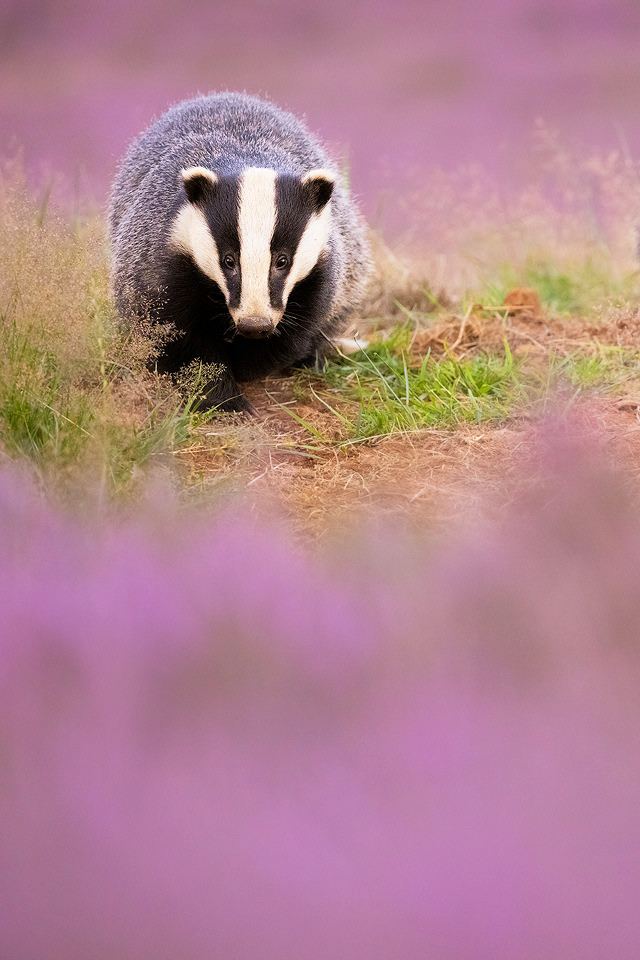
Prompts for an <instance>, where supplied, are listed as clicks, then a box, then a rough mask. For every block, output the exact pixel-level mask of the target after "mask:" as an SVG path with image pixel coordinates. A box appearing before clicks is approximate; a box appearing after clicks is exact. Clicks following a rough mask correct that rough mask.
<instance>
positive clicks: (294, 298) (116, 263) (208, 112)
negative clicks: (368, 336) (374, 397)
mask: <svg viewBox="0 0 640 960" xmlns="http://www.w3.org/2000/svg"><path fill="white" fill-rule="evenodd" d="M108 220H109V233H110V241H111V249H112V287H113V293H114V299H115V304H116V309H117V312H118V314H119V316H120V317H121V318H122V319H123V320H124V321H125V322H127V323H130V324H131V323H133V324H135V323H139V322H140V321H143V320H144V321H148V320H151V321H152V322H154V323H159V324H163V325H165V326H166V328H167V329H171V330H172V331H173V335H172V336H169V337H166V338H165V339H164V343H163V345H162V347H161V354H160V356H158V357H157V358H156V361H155V362H156V364H157V369H158V370H159V371H160V372H165V373H169V374H179V372H180V370H181V369H183V368H185V367H188V366H190V365H192V364H193V363H194V361H196V362H197V364H199V365H200V366H199V369H202V370H207V371H212V373H213V375H212V377H211V378H210V380H209V381H208V382H206V383H205V384H204V385H203V386H202V388H201V398H202V406H204V407H214V406H215V407H216V408H218V409H220V410H225V411H249V412H250V411H251V405H250V404H249V403H248V401H247V400H246V398H245V397H244V396H243V395H242V392H241V390H240V388H239V386H238V381H246V380H253V379H256V378H260V377H264V376H266V375H268V374H270V373H273V372H276V371H279V370H282V369H285V368H288V367H292V366H295V365H304V364H310V363H313V362H314V361H316V360H317V359H318V358H323V357H325V356H326V355H327V353H328V352H329V351H330V349H331V344H332V342H333V341H334V340H335V338H336V337H338V335H339V334H340V333H341V332H343V330H344V327H345V326H346V324H347V318H348V317H349V314H350V313H351V312H352V311H353V310H354V309H355V308H357V306H358V305H359V303H360V301H361V298H362V296H363V292H364V289H365V285H366V281H367V277H368V275H369V271H370V259H369V248H368V244H367V232H366V226H365V223H364V220H363V218H362V216H361V214H360V212H359V210H358V208H357V206H356V204H355V202H354V201H353V199H352V198H351V197H350V196H349V192H348V190H347V188H346V186H345V184H344V183H343V182H342V181H341V179H340V176H339V172H338V169H337V167H336V165H335V163H334V162H333V161H332V160H331V159H330V157H329V156H328V154H327V152H326V150H325V149H324V147H323V146H322V145H321V144H320V143H319V142H318V141H317V140H316V139H315V137H314V136H312V135H311V134H310V133H309V131H308V130H307V129H306V127H305V126H304V125H303V123H302V122H301V121H300V120H298V119H297V118H296V117H294V116H293V115H292V114H290V113H286V112H284V111H283V110H281V109H280V108H278V107H276V106H275V105H274V104H272V103H269V102H266V101H264V100H261V99H258V98H256V97H253V96H249V95H247V94H241V93H214V94H209V95H205V96H198V97H196V98H194V99H191V100H186V101H183V102H182V103H179V104H177V105H176V106H174V107H172V108H171V109H169V110H168V111H167V112H166V113H165V114H164V115H163V116H161V117H160V118H159V119H158V120H156V121H155V122H154V123H152V124H151V126H150V127H148V129H147V130H146V131H145V132H143V133H142V134H141V135H140V136H139V137H138V139H137V140H135V141H134V142H133V143H132V144H131V146H130V147H129V149H128V151H127V153H126V154H125V156H124V158H123V160H122V161H121V163H120V165H119V168H118V171H117V174H116V177H115V180H114V184H113V189H112V193H111V199H110V204H109V215H108Z"/></svg>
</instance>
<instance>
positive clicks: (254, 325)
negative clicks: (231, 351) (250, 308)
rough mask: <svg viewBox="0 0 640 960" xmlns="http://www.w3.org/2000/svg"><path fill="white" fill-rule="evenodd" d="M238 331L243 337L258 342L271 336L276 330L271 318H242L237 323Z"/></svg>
mask: <svg viewBox="0 0 640 960" xmlns="http://www.w3.org/2000/svg"><path fill="white" fill-rule="evenodd" d="M236 329H237V331H238V333H239V334H240V335H241V336H243V337H251V338H252V339H254V340H257V339H259V338H260V337H269V336H271V334H272V333H273V331H274V330H275V324H274V322H273V320H270V319H269V317H256V316H251V317H242V318H241V319H240V320H237V321H236Z"/></svg>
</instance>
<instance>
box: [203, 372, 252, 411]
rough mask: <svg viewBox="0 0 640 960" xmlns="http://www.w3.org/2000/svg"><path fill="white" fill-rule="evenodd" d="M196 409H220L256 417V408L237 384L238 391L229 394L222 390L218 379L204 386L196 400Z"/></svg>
mask: <svg viewBox="0 0 640 960" xmlns="http://www.w3.org/2000/svg"><path fill="white" fill-rule="evenodd" d="M195 408H196V410H218V411H220V413H246V414H248V415H249V416H252V417H256V416H257V415H258V414H257V411H256V408H255V407H254V406H253V404H252V403H250V402H249V401H248V400H247V398H246V397H245V396H244V394H243V393H242V392H241V390H240V388H239V387H238V385H237V384H236V392H235V393H232V394H231V395H229V393H228V391H225V390H221V389H220V386H219V384H218V383H217V382H216V381H212V382H211V383H209V384H207V385H206V386H205V387H203V389H202V391H201V392H200V393H199V394H198V395H197V397H196V401H195Z"/></svg>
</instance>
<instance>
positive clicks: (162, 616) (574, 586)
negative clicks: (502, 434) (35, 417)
mask: <svg viewBox="0 0 640 960" xmlns="http://www.w3.org/2000/svg"><path fill="white" fill-rule="evenodd" d="M527 442H528V443H529V444H531V443H534V446H535V445H538V446H535V449H536V450H537V451H538V460H539V462H540V463H541V464H542V472H541V477H543V479H538V480H536V479H535V478H533V477H529V478H528V480H529V482H528V486H529V494H528V495H527V497H526V499H522V498H521V500H520V501H519V502H518V504H517V505H514V506H513V507H512V508H511V509H510V512H509V513H508V515H507V516H505V517H504V519H503V521H502V522H501V523H500V524H499V525H496V526H494V527H493V528H492V529H490V530H488V529H485V530H479V529H477V530H475V531H469V532H467V533H466V534H458V536H457V539H456V540H453V539H452V538H450V539H449V540H448V542H446V543H441V544H440V545H437V544H434V543H433V542H431V544H430V546H429V547H428V548H427V547H426V546H425V545H424V543H423V542H422V540H421V538H420V536H419V535H418V534H417V533H416V534H414V536H412V537H409V536H407V535H403V536H398V533H397V531H393V530H391V529H388V530H386V532H385V531H382V532H381V531H380V529H377V530H374V529H372V528H369V531H368V532H367V530H366V529H362V530H361V531H360V533H359V534H358V536H357V538H355V540H354V541H352V542H350V543H349V544H346V545H344V546H343V549H342V550H341V551H339V552H338V553H339V558H338V556H337V554H336V553H335V552H334V553H330V552H327V551H325V552H324V553H320V554H317V553H316V554H313V555H312V554H311V553H309V552H302V551H299V550H298V549H297V548H296V549H293V547H292V544H291V543H290V542H289V541H288V539H287V536H286V535H285V534H284V532H283V531H281V530H278V529H276V528H275V527H273V526H271V527H269V526H265V525H264V524H263V525H261V526H260V527H258V526H256V525H253V524H251V523H249V522H248V521H247V519H246V518H245V519H241V518H240V516H237V515H236V516H234V515H232V514H231V513H227V514H226V515H220V514H218V515H217V516H215V517H214V516H212V517H210V518H209V519H208V520H206V521H205V520H204V519H203V517H202V514H197V515H192V514H190V513H185V511H184V509H183V510H182V511H179V510H178V509H177V507H176V506H175V505H172V504H170V503H167V502H166V501H165V500H163V499H162V498H160V499H158V498H155V499H154V498H153V497H151V498H150V499H149V501H148V503H147V504H146V507H145V508H144V509H143V510H142V511H141V512H140V513H138V514H136V516H135V518H131V517H129V518H128V519H122V520H121V521H120V522H116V521H115V520H113V519H111V520H109V521H106V520H102V521H96V520H95V519H94V521H93V522H92V523H90V524H87V523H85V522H82V521H80V520H78V519H77V518H74V517H73V516H71V515H65V514H62V513H57V512H55V511H54V510H52V509H51V508H50V507H48V506H45V505H43V503H42V501H41V499H39V497H38V496H37V495H36V493H35V492H34V490H32V489H30V487H29V485H28V484H24V483H23V482H22V479H21V477H20V476H18V475H16V474H13V473H10V472H6V471H5V472H4V473H3V474H2V476H1V477H0V577H1V583H2V586H1V591H2V597H3V601H2V604H1V605H0V638H1V640H0V644H1V646H0V701H1V702H2V704H3V709H2V713H1V719H0V769H1V771H2V775H1V777H0V860H1V862H2V864H3V869H2V878H1V881H0V883H1V885H2V886H1V888H0V946H1V949H0V952H1V954H2V956H3V957H7V958H20V960H42V958H43V957H46V958H47V960H76V958H77V960H85V958H87V957H89V956H90V957H91V958H92V960H103V958H104V960H107V958H108V960H113V958H114V957H119V958H127V960H163V958H167V960H169V958H172V960H175V958H177V957H180V958H181V960H205V958H206V960H211V958H212V957H221V958H222V957H224V958H231V957H238V958H245V957H252V958H255V960H262V958H265V960H266V958H269V960H283V958H293V957H295V958H296V960H311V958H316V957H317V958H321V957H322V958H326V957H344V958H349V960H359V958H361V960H389V958H391V957H400V958H402V960H413V958H415V960H424V958H425V957H429V958H430V960H440V958H442V960H463V958H464V960H485V958H486V960H501V958H504V960H513V958H514V957H517V958H518V960H555V958H558V960H592V958H593V960H601V958H603V957H615V958H616V960H627V958H629V960H632V958H633V960H636V958H637V957H638V955H640V910H639V906H640V905H639V903H638V891H639V890H640V858H639V857H638V843H639V841H640V814H639V810H640V760H639V757H640V751H639V747H640V743H639V740H640V727H639V725H638V721H639V719H640V717H639V713H640V706H639V704H640V697H639V694H640V660H639V656H640V646H639V630H638V623H640V594H639V593H638V589H637V584H638V582H639V581H640V516H639V515H638V513H637V511H636V509H635V508H634V507H633V506H632V505H630V504H629V503H628V502H627V500H626V499H625V495H624V493H623V490H622V487H621V485H620V483H619V482H618V480H617V479H616V478H615V477H614V476H613V475H611V474H610V473H609V472H608V471H607V470H606V469H605V468H604V467H603V466H602V462H601V455H602V450H601V448H600V446H599V443H598V441H597V440H595V439H594V438H592V437H589V436H585V435H583V436H578V437H576V436H575V435H571V434H570V433H569V432H568V431H567V429H566V428H561V427H560V426H559V425H557V424H556V425H555V426H552V427H549V429H548V431H547V433H546V435H544V436H543V439H542V445H541V446H539V444H540V439H539V438H537V439H536V438H533V439H532V436H531V434H529V435H528V440H527ZM529 466H530V463H529ZM238 514H239V515H241V514H242V510H239V511H238Z"/></svg>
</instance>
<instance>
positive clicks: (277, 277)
mask: <svg viewBox="0 0 640 960" xmlns="http://www.w3.org/2000/svg"><path fill="white" fill-rule="evenodd" d="M315 213H316V206H315V203H314V200H313V197H312V196H311V194H310V193H309V191H308V190H307V189H305V187H304V186H303V185H302V183H301V182H300V180H299V178H298V177H292V176H280V177H278V178H277V179H276V226H275V230H274V231H273V237H272V239H271V276H270V278H269V292H270V295H271V303H272V305H273V307H275V308H276V309H279V310H281V309H282V306H283V303H282V294H283V291H284V287H285V284H286V282H287V277H288V276H289V271H290V269H291V265H292V264H293V261H294V258H295V255H296V250H297V249H298V244H299V243H300V238H301V237H302V234H303V233H304V231H305V228H306V226H307V224H308V223H309V219H310V218H311V217H312V216H313V215H314V214H315ZM280 254H286V256H287V257H288V259H289V267H288V269H285V270H278V269H277V267H276V266H275V262H276V261H277V259H278V257H279V256H280Z"/></svg>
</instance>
